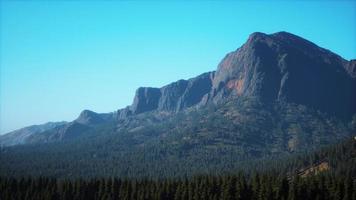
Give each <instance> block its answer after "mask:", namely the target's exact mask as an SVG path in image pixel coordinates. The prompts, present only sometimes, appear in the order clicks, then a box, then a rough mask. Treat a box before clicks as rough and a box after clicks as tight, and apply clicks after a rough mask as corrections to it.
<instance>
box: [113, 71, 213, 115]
mask: <svg viewBox="0 0 356 200" xmlns="http://www.w3.org/2000/svg"><path fill="white" fill-rule="evenodd" d="M213 75H214V72H208V73H204V74H202V75H199V76H197V77H195V78H192V79H189V80H179V81H177V82H174V83H171V84H169V85H166V86H164V87H162V88H149V87H141V88H139V89H137V91H136V95H135V98H134V101H133V103H132V105H131V106H130V107H129V110H130V111H128V110H127V108H126V110H125V109H123V110H120V111H119V112H120V113H126V114H122V116H121V117H125V116H126V115H127V114H129V113H131V114H139V113H143V112H147V111H152V110H157V111H168V112H178V111H181V110H183V109H185V108H188V107H191V106H194V105H197V104H199V103H200V102H202V100H203V98H204V96H205V95H207V94H208V93H209V92H210V90H211V87H212V78H213Z"/></svg>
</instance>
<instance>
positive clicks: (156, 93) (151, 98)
mask: <svg viewBox="0 0 356 200" xmlns="http://www.w3.org/2000/svg"><path fill="white" fill-rule="evenodd" d="M160 97H161V91H160V90H159V89H158V88H150V87H140V88H138V89H137V90H136V95H135V98H134V101H133V104H132V106H131V110H132V112H133V114H139V113H143V112H147V111H151V110H155V109H157V107H158V102H159V99H160Z"/></svg>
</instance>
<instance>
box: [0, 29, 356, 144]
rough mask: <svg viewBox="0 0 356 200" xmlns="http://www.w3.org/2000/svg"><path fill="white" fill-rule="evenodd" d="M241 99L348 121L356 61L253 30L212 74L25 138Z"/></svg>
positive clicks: (355, 98) (148, 91)
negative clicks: (299, 107) (295, 106)
mask: <svg viewBox="0 0 356 200" xmlns="http://www.w3.org/2000/svg"><path fill="white" fill-rule="evenodd" d="M240 98H247V99H248V98H254V99H258V100H259V101H260V102H262V103H278V102H282V103H294V104H300V105H304V106H307V107H309V108H312V109H314V110H319V111H321V112H323V113H328V114H330V115H332V116H335V117H336V118H340V119H348V120H349V119H351V117H352V116H353V115H354V114H356V103H355V102H356V60H351V61H347V60H345V59H343V58H341V57H340V56H338V55H336V54H334V53H332V52H330V51H329V50H326V49H324V48H321V47H318V46H317V45H315V44H314V43H312V42H310V41H307V40H305V39H303V38H301V37H298V36H296V35H293V34H291V33H287V32H278V33H274V34H264V33H258V32H257V33H253V34H251V35H250V36H249V38H248V40H247V41H246V43H245V44H243V45H242V46H241V47H240V48H238V49H237V50H235V51H233V52H230V53H228V54H227V55H226V56H225V57H224V58H223V59H222V61H221V62H220V63H219V65H218V67H217V70H216V71H214V72H207V73H204V74H201V75H199V76H197V77H195V78H191V79H188V80H179V81H176V82H173V83H171V84H168V85H166V86H163V87H162V88H151V87H141V88H138V89H137V91H136V94H135V97H134V100H133V103H132V105H130V106H127V107H126V108H123V109H120V110H118V111H117V112H113V113H101V114H99V113H95V112H92V111H89V110H84V111H83V112H82V113H81V114H80V116H79V117H78V118H77V119H76V120H74V121H73V122H71V123H68V124H66V125H63V126H59V127H56V128H55V129H52V130H49V131H48V132H47V131H46V133H41V134H40V135H41V137H40V139H37V138H39V137H27V133H26V134H24V135H26V138H32V139H31V140H35V141H42V140H51V139H52V138H59V139H63V138H73V137H77V136H78V135H80V134H82V133H83V132H85V131H88V130H91V129H92V128H93V127H94V126H96V125H98V124H103V123H107V122H113V123H116V124H117V126H121V125H122V124H121V122H122V121H126V122H128V121H130V120H134V121H135V119H134V117H133V116H138V115H139V114H141V113H145V112H150V111H158V112H160V114H167V113H169V114H174V113H176V112H179V111H182V110H184V109H186V108H189V107H203V106H205V105H207V104H219V103H224V102H226V101H236V100H238V99H240ZM160 119H163V120H164V119H165V118H164V117H161V118H160ZM136 121H139V120H136ZM6 137H9V136H6ZM2 138H4V137H2ZM18 138H20V136H19V137H18ZM0 139H1V138H0ZM3 140H4V141H5V139H3ZM15 140H16V138H15ZM19 141H21V142H22V143H23V139H21V140H19ZM0 142H1V140H0Z"/></svg>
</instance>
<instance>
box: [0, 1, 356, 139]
mask: <svg viewBox="0 0 356 200" xmlns="http://www.w3.org/2000/svg"><path fill="white" fill-rule="evenodd" d="M0 6H1V7H0V9H1V10H0V17H1V18H0V133H6V132H8V131H11V130H14V129H18V128H21V127H24V126H28V125H32V124H41V123H44V122H47V121H61V120H67V121H70V120H73V119H75V118H76V117H77V115H78V114H79V113H80V112H81V111H82V110H83V109H90V110H94V111H96V112H111V111H114V110H117V109H119V108H122V107H124V106H126V105H129V104H131V102H132V99H133V96H134V92H135V90H136V88H138V87H139V86H151V87H160V86H163V85H165V84H168V83H170V82H173V81H176V80H178V79H187V78H190V77H194V76H196V75H198V74H200V73H203V72H206V71H212V70H215V68H216V66H217V64H218V62H219V61H220V60H221V59H222V58H223V56H224V55H225V54H226V53H228V52H229V51H232V50H235V49H236V48H238V47H239V46H240V45H242V44H243V42H245V40H246V39H247V37H248V35H249V34H250V33H252V32H256V31H260V32H265V33H273V32H278V31H282V30H283V31H289V32H292V33H294V34H297V35H300V36H302V37H304V38H306V39H309V40H311V41H313V42H314V43H316V44H318V45H320V46H322V47H326V48H328V49H330V50H332V51H334V52H336V53H338V54H339V55H341V56H342V57H344V58H346V59H352V58H356V22H355V19H356V2H355V1H311V2H307V1H269V2H264V1H254V2H250V1H242V2H235V1H225V2H219V1H193V2H188V1H182V2H179V1H171V2H163V1H152V2H149V1H122V2H119V1H104V2H102V1H53V2H50V1H33V2H27V1H6V0H5V1H0Z"/></svg>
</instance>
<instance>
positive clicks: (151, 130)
mask: <svg viewBox="0 0 356 200" xmlns="http://www.w3.org/2000/svg"><path fill="white" fill-rule="evenodd" d="M355 75H356V74H355V60H351V61H347V60H345V59H343V58H342V57H340V56H338V55H336V54H334V53H332V52H330V51H329V50H327V49H324V48H321V47H318V46H317V45H315V44H313V43H312V42H310V41H307V40H305V39H303V38H301V37H299V36H296V35H293V34H291V33H287V32H278V33H274V34H264V33H253V34H251V35H250V36H249V38H248V40H247V41H246V43H245V44H243V45H242V46H241V47H240V48H238V49H236V50H235V51H233V52H230V53H228V54H227V55H226V56H225V57H224V58H223V59H222V61H221V62H220V63H219V65H218V67H217V70H216V71H213V72H207V73H204V74H201V75H199V76H197V77H195V78H192V79H188V80H179V81H176V82H174V83H171V84H168V85H166V86H163V87H161V88H151V87H141V88H138V89H137V91H136V94H135V97H134V100H133V103H132V104H131V105H130V106H127V107H126V108H123V109H119V110H117V111H115V112H112V113H95V112H93V111H89V110H85V111H83V112H82V113H81V114H80V116H79V117H78V118H77V119H76V120H74V121H72V122H69V123H66V124H63V125H61V126H57V127H55V128H52V129H48V130H46V131H44V132H41V133H37V134H32V135H31V136H30V137H28V139H26V141H25V143H26V144H28V145H19V146H15V147H11V148H4V150H3V151H2V153H1V154H2V156H1V157H0V161H1V162H2V163H4V164H2V165H1V166H0V171H2V172H3V173H5V174H12V175H19V174H21V175H27V173H28V174H32V175H53V174H55V176H59V177H63V176H64V177H67V176H71V174H73V173H75V174H76V175H77V176H80V177H82V176H99V175H100V176H107V175H117V176H132V177H137V176H145V177H146V176H154V177H157V176H172V175H175V176H177V175H189V174H194V173H204V172H206V173H209V172H214V173H216V172H221V173H222V172H228V171H231V170H236V169H239V168H242V167H243V166H248V163H249V162H250V160H251V159H257V160H258V159H275V158H278V157H281V156H285V155H289V154H295V153H301V152H304V151H311V150H315V149H318V148H320V147H322V146H325V145H330V144H333V143H335V142H337V141H340V140H342V139H345V138H348V137H350V135H352V134H354V133H355V132H356V115H355V114H356V103H355V102H356V76H355ZM7 145H11V144H7ZM39 155H41V156H39ZM43 158H46V159H43ZM59 163H60V164H59ZM34 168H35V169H37V170H36V171H33V170H32V169H34Z"/></svg>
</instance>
